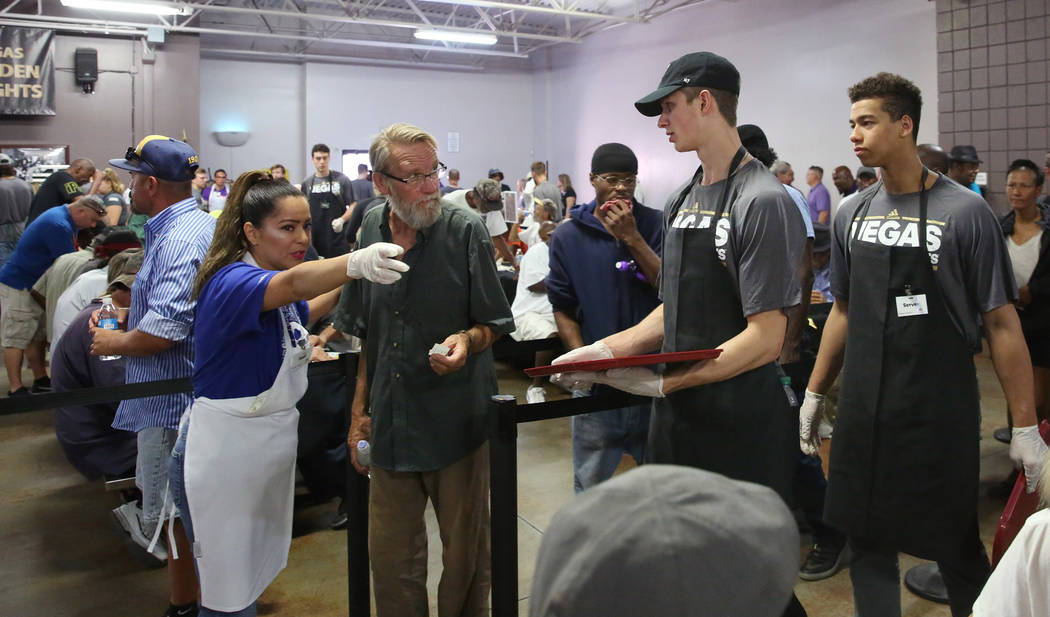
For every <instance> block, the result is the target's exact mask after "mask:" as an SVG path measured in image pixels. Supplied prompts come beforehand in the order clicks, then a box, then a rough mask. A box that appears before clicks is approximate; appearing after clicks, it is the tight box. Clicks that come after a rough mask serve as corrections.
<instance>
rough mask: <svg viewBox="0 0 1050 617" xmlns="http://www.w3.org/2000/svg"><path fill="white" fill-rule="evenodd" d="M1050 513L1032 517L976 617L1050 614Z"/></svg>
mask: <svg viewBox="0 0 1050 617" xmlns="http://www.w3.org/2000/svg"><path fill="white" fill-rule="evenodd" d="M1048 534H1050V510H1046V509H1043V510H1040V511H1038V512H1036V513H1035V514H1033V515H1032V516H1030V517H1028V520H1027V521H1026V522H1025V524H1024V527H1022V528H1021V532H1020V533H1018V534H1017V537H1016V538H1014V541H1013V543H1012V544H1011V545H1010V548H1008V549H1007V550H1006V553H1005V554H1004V555H1003V557H1002V559H1000V560H999V565H997V566H996V568H995V571H993V572H992V576H991V577H990V578H989V579H988V582H987V583H986V584H985V586H984V590H983V591H981V595H980V596H979V597H978V598H977V601H976V602H974V605H973V614H974V617H1045V616H1046V615H1050V536H1048Z"/></svg>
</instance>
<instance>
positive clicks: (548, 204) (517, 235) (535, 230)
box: [507, 199, 558, 248]
mask: <svg viewBox="0 0 1050 617" xmlns="http://www.w3.org/2000/svg"><path fill="white" fill-rule="evenodd" d="M557 213H558V207H557V206H556V205H555V204H554V202H553V201H551V200H549V199H544V200H543V201H541V202H539V203H538V204H536V206H535V209H534V210H533V211H532V220H531V222H529V224H528V226H526V227H522V225H524V224H525V219H526V218H527V217H526V216H525V212H524V211H521V212H519V213H518V222H517V223H515V224H513V225H511V227H510V234H509V235H508V237H507V241H508V242H511V243H514V242H519V241H520V242H524V243H525V246H527V247H529V248H532V247H533V246H534V245H536V244H537V243H539V242H543V241H544V240H541V239H540V225H542V224H543V223H545V222H547V221H551V222H553V221H554V217H555V215H556V214H557Z"/></svg>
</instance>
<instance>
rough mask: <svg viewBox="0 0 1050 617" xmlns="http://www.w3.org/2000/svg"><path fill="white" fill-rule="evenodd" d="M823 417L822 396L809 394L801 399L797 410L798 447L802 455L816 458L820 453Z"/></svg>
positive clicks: (808, 392) (807, 391)
mask: <svg viewBox="0 0 1050 617" xmlns="http://www.w3.org/2000/svg"><path fill="white" fill-rule="evenodd" d="M823 417H824V395H823V394H817V393H816V392H810V391H809V389H808V388H807V389H806V396H805V398H803V399H802V406H801V407H799V409H798V445H799V448H801V449H802V453H803V454H808V455H810V456H816V455H817V454H819V453H820V432H819V431H818V430H817V429H818V428H820V419H821V418H823Z"/></svg>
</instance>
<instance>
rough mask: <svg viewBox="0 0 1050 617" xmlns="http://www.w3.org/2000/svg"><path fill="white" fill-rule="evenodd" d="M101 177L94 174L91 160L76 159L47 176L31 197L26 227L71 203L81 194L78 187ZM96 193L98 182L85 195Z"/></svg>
mask: <svg viewBox="0 0 1050 617" xmlns="http://www.w3.org/2000/svg"><path fill="white" fill-rule="evenodd" d="M101 175H102V174H101V173H97V174H96V172H95V164H94V163H92V162H91V159H76V160H74V161H73V162H72V163H70V164H69V167H67V168H65V169H60V170H58V171H56V172H55V173H53V174H51V175H50V176H48V177H47V180H44V183H43V184H41V185H40V189H39V190H37V192H36V196H34V197H33V203H32V204H30V206H29V218H28V219H27V220H26V225H28V224H29V223H32V222H33V221H34V220H36V217H38V216H40V215H41V214H43V213H44V212H46V211H48V210H50V209H51V208H54V207H55V206H61V205H64V204H69V203H73V200H74V199H76V198H77V197H78V196H80V195H81V194H83V191H82V190H81V189H80V186H81V185H82V184H85V183H86V182H88V181H89V180H93V179H97V178H96V176H98V177H99V178H100V177H101ZM96 192H98V182H92V184H91V188H90V189H89V190H88V192H87V194H88V195H91V194H94V193H96Z"/></svg>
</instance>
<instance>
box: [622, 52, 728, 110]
mask: <svg viewBox="0 0 1050 617" xmlns="http://www.w3.org/2000/svg"><path fill="white" fill-rule="evenodd" d="M687 86H699V87H705V88H714V89H716V90H725V91H726V92H729V93H730V94H740V72H739V71H737V70H736V67H735V66H733V63H732V62H730V61H729V60H726V59H725V58H723V57H722V56H719V55H718V54H714V53H711V52H709V51H697V52H693V53H691V54H686V55H684V56H682V57H681V58H678V59H677V60H675V61H674V62H672V63H671V64H670V65H669V66H668V67H667V70H666V71H664V76H663V77H662V78H660V85H659V86H657V88H656V90H653V91H652V92H650V93H649V94H648V95H647V96H644V97H642V98H640V99H638V100H637V101H635V103H634V106H635V108H637V109H638V111H639V112H641V113H642V115H643V116H650V117H652V116H659V115H660V101H662V100H663V99H664V98H666V97H668V96H670V95H671V94H673V93H674V91H675V90H678V89H679V88H685V87H687Z"/></svg>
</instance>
